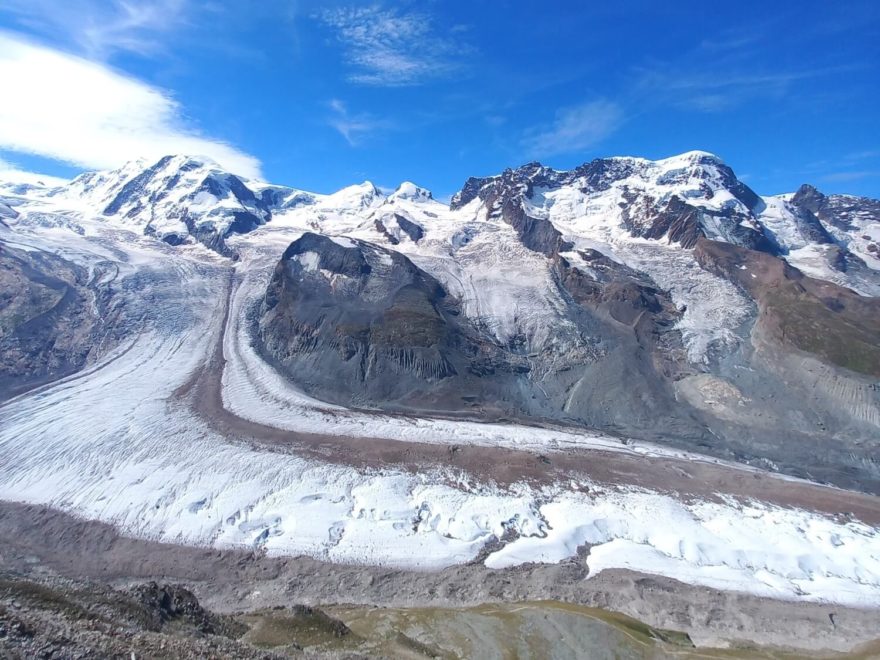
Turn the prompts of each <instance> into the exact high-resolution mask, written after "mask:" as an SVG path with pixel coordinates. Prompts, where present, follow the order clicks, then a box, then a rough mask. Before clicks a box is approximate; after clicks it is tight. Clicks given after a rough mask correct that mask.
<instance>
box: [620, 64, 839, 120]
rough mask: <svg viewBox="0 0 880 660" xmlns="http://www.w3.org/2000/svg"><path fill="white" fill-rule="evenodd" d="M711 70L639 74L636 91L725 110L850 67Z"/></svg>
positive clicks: (667, 68) (687, 105)
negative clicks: (750, 70)
mask: <svg viewBox="0 0 880 660" xmlns="http://www.w3.org/2000/svg"><path fill="white" fill-rule="evenodd" d="M712 69H713V70H709V71H706V70H695V69H692V68H689V67H684V68H682V67H679V66H672V65H666V66H662V67H657V68H654V69H646V70H642V71H641V75H640V78H639V80H638V82H637V85H636V91H637V93H639V94H640V95H642V96H651V97H653V98H654V99H656V100H661V101H663V102H666V103H670V104H672V105H676V106H679V107H683V108H687V109H691V110H698V111H702V112H718V111H722V110H728V109H731V108H733V107H736V106H737V105H740V104H741V103H744V102H746V101H749V100H753V99H760V98H775V99H779V98H782V97H784V96H785V95H786V94H788V93H789V92H790V91H791V90H792V89H793V88H794V87H795V86H796V85H797V84H798V83H800V82H802V81H804V80H809V79H815V78H822V77H827V76H831V75H834V74H837V73H843V72H845V71H848V70H852V69H853V67H852V66H849V65H847V66H834V67H820V68H815V69H807V70H800V71H776V72H763V73H762V72H741V71H737V70H735V67H724V66H723V65H721V66H717V65H716V66H715V67H712Z"/></svg>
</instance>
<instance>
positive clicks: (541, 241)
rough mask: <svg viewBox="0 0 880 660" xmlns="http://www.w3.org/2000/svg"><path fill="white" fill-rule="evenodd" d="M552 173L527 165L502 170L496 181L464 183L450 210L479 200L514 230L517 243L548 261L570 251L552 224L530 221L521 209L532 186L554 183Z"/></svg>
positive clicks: (482, 180)
mask: <svg viewBox="0 0 880 660" xmlns="http://www.w3.org/2000/svg"><path fill="white" fill-rule="evenodd" d="M555 174H558V173H556V172H554V171H553V170H549V169H547V168H545V167H543V166H542V165H541V164H540V163H529V164H528V165H524V166H523V167H521V168H519V169H516V170H510V169H508V170H504V172H503V173H502V174H501V176H499V177H491V178H488V179H468V180H467V182H466V183H465V186H464V188H463V189H462V190H461V191H460V192H459V193H457V194H456V195H455V196H454V197H453V198H452V203H451V204H450V207H451V208H452V209H456V208H460V207H462V206H465V205H466V204H468V203H469V202H470V201H472V200H473V199H474V198H476V197H479V198H480V199H482V200H483V202H484V203H485V205H486V206H487V207H488V208H489V209H490V213H491V214H493V215H495V216H497V217H500V218H501V219H503V220H504V221H505V222H506V223H507V224H509V225H510V226H511V227H513V228H514V229H515V230H516V233H517V234H518V236H519V239H520V241H521V242H522V244H523V245H525V246H526V247H527V248H529V249H530V250H533V251H534V252H538V253H540V254H543V255H544V256H546V257H552V256H554V255H556V254H558V253H559V252H561V251H565V250H567V249H569V248H570V247H571V245H570V244H569V243H566V242H565V241H564V240H563V238H562V234H561V233H560V232H559V230H558V229H556V227H554V226H553V224H552V223H551V222H550V221H548V220H546V219H544V218H533V217H531V216H529V215H528V214H527V213H526V212H525V210H524V209H523V199H524V198H525V197H530V196H531V195H532V190H533V187H534V186H535V185H542V184H548V183H550V182H551V180H552V181H557V179H556V178H554V175H555Z"/></svg>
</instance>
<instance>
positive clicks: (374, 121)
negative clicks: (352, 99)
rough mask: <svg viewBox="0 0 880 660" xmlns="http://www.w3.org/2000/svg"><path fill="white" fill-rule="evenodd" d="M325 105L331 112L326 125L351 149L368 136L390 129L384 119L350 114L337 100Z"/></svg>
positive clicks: (364, 114) (361, 114) (365, 114)
mask: <svg viewBox="0 0 880 660" xmlns="http://www.w3.org/2000/svg"><path fill="white" fill-rule="evenodd" d="M327 105H328V107H329V108H330V112H331V115H330V118H329V119H328V120H327V123H328V124H329V125H330V126H332V127H333V128H335V129H336V130H337V131H338V132H339V134H340V135H342V137H344V138H345V141H346V142H348V144H349V145H351V146H352V147H354V146H357V145H358V144H360V142H361V141H362V140H363V138H365V137H367V136H368V135H370V134H372V133H375V132H376V131H378V130H382V129H386V128H389V127H390V123H389V122H388V121H387V120H385V119H379V118H377V117H374V116H373V115H370V114H367V113H354V114H352V113H350V112H349V110H348V107H347V106H346V105H345V103H343V102H342V101H340V100H339V99H332V100H331V101H330V102H329V103H328V104H327Z"/></svg>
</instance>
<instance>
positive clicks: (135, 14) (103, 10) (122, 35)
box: [0, 0, 189, 60]
mask: <svg viewBox="0 0 880 660" xmlns="http://www.w3.org/2000/svg"><path fill="white" fill-rule="evenodd" d="M188 8H189V2H188V1H187V0H146V1H143V2H139V1H137V0H65V2H57V1H55V0H4V2H3V4H2V7H0V16H2V15H6V16H8V17H10V18H11V19H12V20H13V21H14V22H15V23H16V24H18V25H19V26H21V27H24V28H27V29H28V30H30V31H32V32H35V33H37V34H39V35H41V36H43V37H46V38H48V39H51V40H52V41H53V42H55V43H59V44H63V45H64V46H66V47H68V48H70V49H72V50H75V51H76V52H79V53H81V54H83V55H84V56H85V57H87V58H89V59H96V60H106V59H108V58H110V57H111V56H113V55H114V54H116V53H119V52H130V53H137V54H139V55H153V54H156V53H159V52H162V50H163V46H162V44H163V39H164V38H165V37H167V36H168V34H169V33H170V32H172V31H173V30H174V29H176V28H177V27H179V26H180V25H181V24H182V23H183V22H185V20H186V15H187V10H188Z"/></svg>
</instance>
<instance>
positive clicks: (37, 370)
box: [0, 241, 100, 400]
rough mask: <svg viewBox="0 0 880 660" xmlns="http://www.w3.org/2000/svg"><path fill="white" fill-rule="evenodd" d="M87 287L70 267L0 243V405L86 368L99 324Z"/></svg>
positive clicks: (49, 256)
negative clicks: (20, 394)
mask: <svg viewBox="0 0 880 660" xmlns="http://www.w3.org/2000/svg"><path fill="white" fill-rule="evenodd" d="M87 281H88V275H87V273H86V272H84V270H83V269H82V268H80V267H78V266H76V265H75V264H73V263H71V262H69V261H66V260H64V259H62V258H60V257H57V256H55V255H53V254H49V253H46V252H39V251H24V250H18V249H15V248H13V247H10V246H9V245H8V244H6V243H4V242H2V241H0V400H3V399H5V398H7V397H9V396H12V395H14V394H17V393H19V392H21V391H24V390H26V389H29V388H31V387H34V386H36V385H39V384H41V383H44V382H48V381H51V380H54V379H56V378H60V377H62V376H65V375H67V374H70V373H73V372H74V371H77V370H78V369H80V368H81V367H82V366H83V365H84V364H85V362H86V360H87V358H88V356H89V353H90V351H91V350H92V348H93V339H94V337H95V334H96V332H97V330H98V324H99V323H100V319H99V318H97V316H96V315H94V314H92V313H90V309H92V306H93V304H94V299H93V296H92V294H91V293H90V292H89V291H88V289H87Z"/></svg>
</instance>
